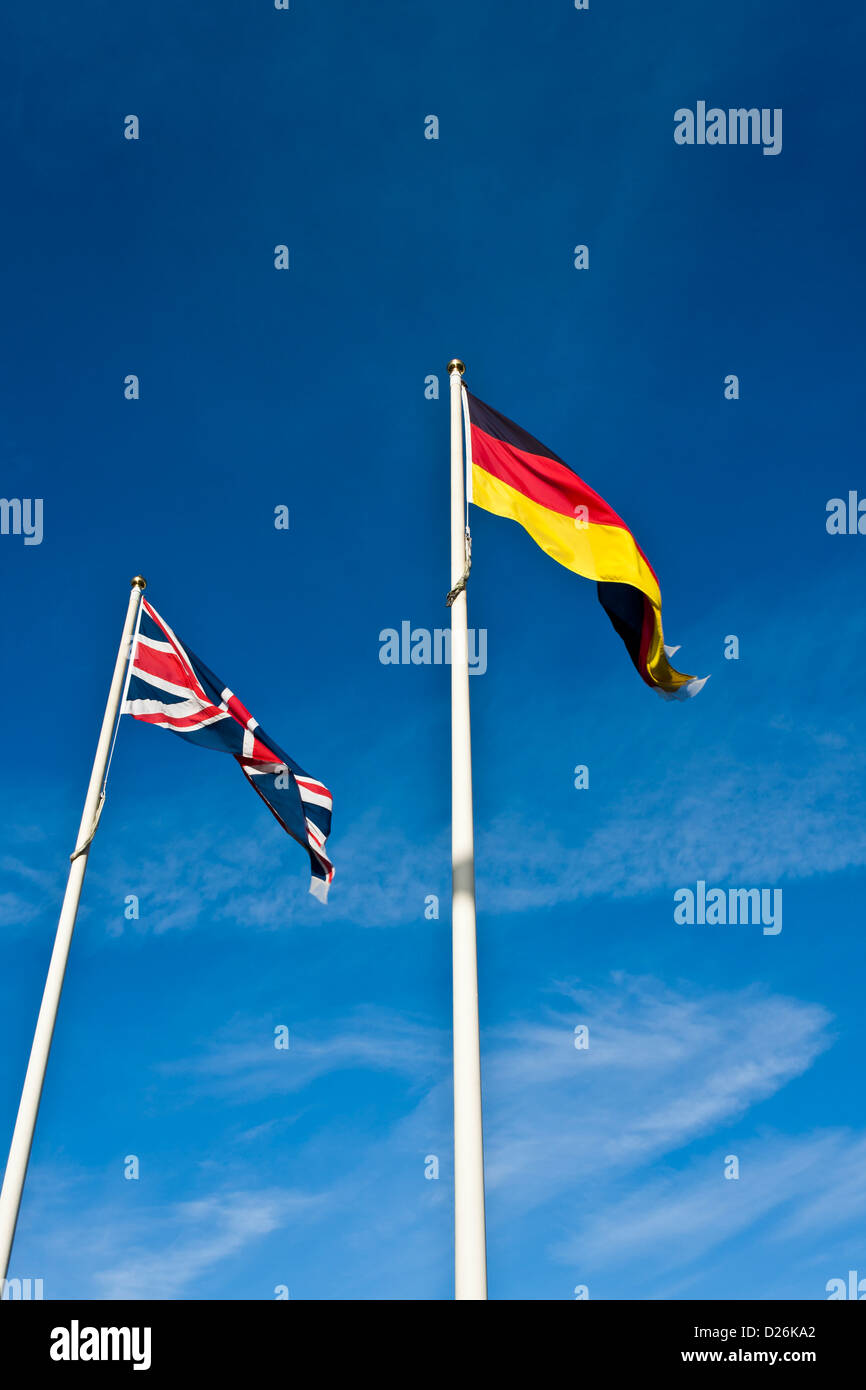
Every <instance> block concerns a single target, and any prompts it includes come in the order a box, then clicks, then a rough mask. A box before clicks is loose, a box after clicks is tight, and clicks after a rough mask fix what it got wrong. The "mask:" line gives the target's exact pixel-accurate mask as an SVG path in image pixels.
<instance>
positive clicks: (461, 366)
mask: <svg viewBox="0 0 866 1390" xmlns="http://www.w3.org/2000/svg"><path fill="white" fill-rule="evenodd" d="M465 371H466V363H465V362H461V361H460V358H459V357H452V358H451V361H450V362H449V363H448V375H449V376H450V375H451V373H452V372H459V373H460V375H461V376H462V375H463V373H464V372H465Z"/></svg>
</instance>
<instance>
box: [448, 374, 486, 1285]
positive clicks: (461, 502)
mask: <svg viewBox="0 0 866 1390" xmlns="http://www.w3.org/2000/svg"><path fill="white" fill-rule="evenodd" d="M465 370H466V368H465V366H464V365H463V363H462V362H461V361H460V360H459V359H458V358H454V359H453V360H452V361H451V362H449V363H448V375H449V377H450V392H451V592H450V593H449V595H448V603H449V606H450V608H451V949H452V972H453V1018H454V1041H453V1048H454V1297H455V1299H459V1300H482V1299H486V1298H487V1238H486V1227H485V1218H484V1142H483V1133H482V1118H481V1045H480V1039H479V1030H478V957H477V946H476V926H475V844H474V831H473V823H472V742H471V736H470V723H469V632H468V616H467V603H466V581H467V579H468V577H469V565H470V541H469V528H468V526H467V524H466V510H465V508H466V497H465V485H464V450H463V396H462V378H463V373H464V371H465Z"/></svg>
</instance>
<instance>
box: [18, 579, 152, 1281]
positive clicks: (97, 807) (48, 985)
mask: <svg viewBox="0 0 866 1390" xmlns="http://www.w3.org/2000/svg"><path fill="white" fill-rule="evenodd" d="M145 587H146V585H145V580H144V579H142V577H141V575H140V574H137V575H136V576H135V578H134V579H133V581H132V586H131V588H132V592H131V593H130V595H129V605H128V607H127V610H126V620H125V621H124V624H123V635H122V636H121V639H120V646H119V648H118V651H117V659H116V660H115V663H114V674H113V676H112V678H111V685H110V687H109V691H108V700H107V701H106V705H105V714H104V715H103V718H102V728H101V730H100V733H99V741H98V743H97V745H96V756H95V757H94V759H93V768H92V771H91V773H90V784H89V786H88V788H87V795H86V796H85V798H84V810H83V811H82V813H81V825H80V826H79V829H78V838H77V840H76V842H75V849H74V851H73V852H72V854H71V855H70V859H71V863H70V865H69V876H68V878H67V881H66V892H65V894H64V897H63V906H62V908H61V910H60V919H59V921H58V923H57V933H56V935H55V938H54V949H53V951H52V952H51V962H50V964H49V966H48V975H47V976H46V980H45V989H44V991H43V994H42V1004H41V1007H40V1009H39V1017H38V1019H37V1020H36V1031H35V1033H34V1035H33V1046H32V1047H31V1049H30V1061H29V1062H28V1064H27V1073H26V1075H25V1077H24V1086H23V1088H22V1091H21V1102H20V1104H19V1106H18V1116H17V1119H16V1121H15V1129H14V1130H13V1133H12V1143H11V1145H10V1147H9V1158H8V1160H7V1162H6V1171H5V1173H4V1175H3V1188H2V1191H0V1287H2V1281H3V1280H4V1279H5V1278H6V1272H7V1270H8V1268H9V1256H10V1254H11V1252H12V1242H13V1240H14V1239H15V1227H16V1226H17V1224H18V1211H19V1208H20V1206H21V1194H22V1192H23V1191H24V1179H25V1178H26V1176H27V1165H28V1163H29V1162H30V1150H31V1148H32V1146H33V1131H34V1129H35V1128H36V1117H37V1115H38V1113H39V1102H40V1100H41V1098H42V1086H43V1083H44V1081H45V1070H46V1067H47V1066H48V1054H49V1052H50V1051H51V1039H52V1037H53V1035H54V1025H55V1022H56V1021H57V1008H58V1005H59V1003H60V995H61V992H62V990H63V980H64V976H65V974H66V962H67V960H68V958H69V947H70V945H71V943H72V933H73V931H74V929H75V919H76V917H77V915H78V904H79V901H80V899H81V889H82V886H83V884H84V874H85V871H86V869H87V856H88V854H89V851H90V846H91V843H92V841H93V837H94V835H95V834H96V828H97V826H98V825H99V816H100V812H101V810H102V805H103V801H104V799H105V779H106V776H107V773H108V765H109V762H110V760H111V752H112V748H113V742H114V732H115V729H116V727H117V722H118V720H119V718H120V707H121V702H122V700H123V694H124V685H125V682H126V677H127V675H128V671H129V661H130V656H131V651H132V644H133V638H134V634H135V631H136V625H137V622H138V617H139V613H140V609H141V596H142V594H143V592H144V589H145Z"/></svg>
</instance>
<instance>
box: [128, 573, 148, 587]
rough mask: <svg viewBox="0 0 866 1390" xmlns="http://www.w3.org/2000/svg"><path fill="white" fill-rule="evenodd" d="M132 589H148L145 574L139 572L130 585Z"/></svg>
mask: <svg viewBox="0 0 866 1390" xmlns="http://www.w3.org/2000/svg"><path fill="white" fill-rule="evenodd" d="M129 587H130V588H131V589H146V588H147V580H146V579H145V577H144V575H143V574H137V575H136V576H135V578H134V579H133V581H132V583H131V584H130V586H129Z"/></svg>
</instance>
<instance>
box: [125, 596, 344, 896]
mask: <svg viewBox="0 0 866 1390" xmlns="http://www.w3.org/2000/svg"><path fill="white" fill-rule="evenodd" d="M121 713H123V714H131V715H132V717H133V719H140V720H142V722H143V723H145V724H157V725H158V726H159V727H160V728H162V729H171V730H172V731H173V732H174V733H176V734H180V736H181V738H186V739H189V741H190V743H197V744H199V745H200V747H202V748H215V749H217V750H218V751H219V752H222V753H231V754H233V756H234V757H235V758H237V760H238V762H239V763H240V765H241V768H242V769H243V773H244V776H245V777H246V779H247V781H248V782H249V783H250V785H251V786H252V787H254V788H255V790H256V791H257V792H258V794H259V796H260V797H261V798H262V800H263V801H264V802H265V804H266V805H267V806H269V807H270V809H271V811H272V812H273V814H274V815H275V816H276V818H277V820H278V821H279V822H280V825H281V826H282V827H283V829H284V830H286V831H287V832H288V833H289V835H291V836H292V838H293V839H295V840H297V841H298V844H300V845H303V847H304V849H305V850H306V851H307V853H308V854H309V856H310V864H311V866H312V873H313V876H312V880H311V883H310V892H311V893H312V894H314V896H315V897H317V898H320V899H321V901H322V902H325V901H327V897H328V888H329V887H330V884H331V880H332V879H333V877H334V866H333V865H332V863H331V861H330V859H329V858H328V856H327V855H326V853H325V842H326V840H327V838H328V835H329V834H330V831H331V806H332V797H331V793H330V792H329V791H328V788H327V787H326V786H325V785H324V783H322V782H319V781H317V780H316V778H315V777H310V776H309V775H308V774H307V773H306V772H304V770H303V768H301V767H299V766H298V764H297V763H296V762H293V761H292V759H291V758H289V757H288V756H287V755H286V754H285V753H284V752H283V751H282V749H281V748H280V747H279V746H278V745H277V744H276V743H274V740H273V739H272V738H270V737H269V735H268V734H266V733H265V731H264V729H263V728H262V727H261V725H260V724H259V723H258V722H257V721H256V720H255V719H253V717H252V715H251V714H250V712H249V710H248V709H246V708H245V707H244V706H243V705H242V704H241V702H240V700H239V699H238V697H237V695H235V694H234V693H233V691H231V690H229V689H228V688H227V687H226V686H224V685H223V683H222V681H221V680H219V679H218V678H217V677H216V676H215V675H214V674H213V672H212V671H209V670H208V668H207V667H206V666H205V664H204V662H202V661H199V659H198V657H197V656H195V655H193V653H192V652H191V651H190V649H189V647H185V646H184V645H183V644H182V643H181V642H180V641H179V640H178V638H177V637H176V636H175V634H174V633H173V632H172V630H171V628H170V627H169V625H168V623H167V622H165V621H164V619H162V618H161V617H160V616H159V614H158V613H157V611H156V609H155V608H153V607H151V605H150V604H149V603H148V602H147V600H146V599H142V602H141V613H140V621H139V627H138V632H137V635H136V637H135V639H134V643H133V648H132V655H131V658H130V667H129V682H128V686H127V691H126V697H125V699H124V702H123V706H122V710H121Z"/></svg>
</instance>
